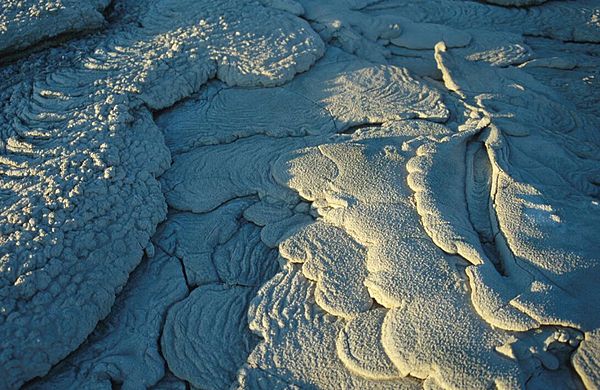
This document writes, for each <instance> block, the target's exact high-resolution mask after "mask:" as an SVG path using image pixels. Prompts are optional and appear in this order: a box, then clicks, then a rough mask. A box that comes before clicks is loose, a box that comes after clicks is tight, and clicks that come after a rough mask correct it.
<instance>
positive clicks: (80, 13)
mask: <svg viewBox="0 0 600 390" xmlns="http://www.w3.org/2000/svg"><path fill="white" fill-rule="evenodd" d="M109 3H110V1H109V0H55V1H53V0H25V1H23V0H5V1H2V3H0V53H3V54H8V53H10V52H14V51H17V50H22V49H25V48H27V47H28V46H31V45H33V44H36V43H39V42H43V41H44V40H52V39H53V38H55V37H57V36H59V35H61V34H70V33H71V34H72V33H78V32H82V31H91V30H96V29H98V28H100V27H102V26H104V24H105V23H104V22H105V21H104V17H103V16H102V10H104V8H106V7H107V6H108V4H109Z"/></svg>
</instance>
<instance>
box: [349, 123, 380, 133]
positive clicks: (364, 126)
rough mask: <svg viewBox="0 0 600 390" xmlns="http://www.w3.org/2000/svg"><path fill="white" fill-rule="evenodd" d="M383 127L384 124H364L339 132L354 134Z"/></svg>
mask: <svg viewBox="0 0 600 390" xmlns="http://www.w3.org/2000/svg"><path fill="white" fill-rule="evenodd" d="M381 126H383V122H374V123H363V124H360V125H354V126H350V127H348V128H346V129H342V130H341V131H339V132H338V134H354V133H356V132H357V131H359V130H361V129H368V128H372V127H381Z"/></svg>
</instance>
